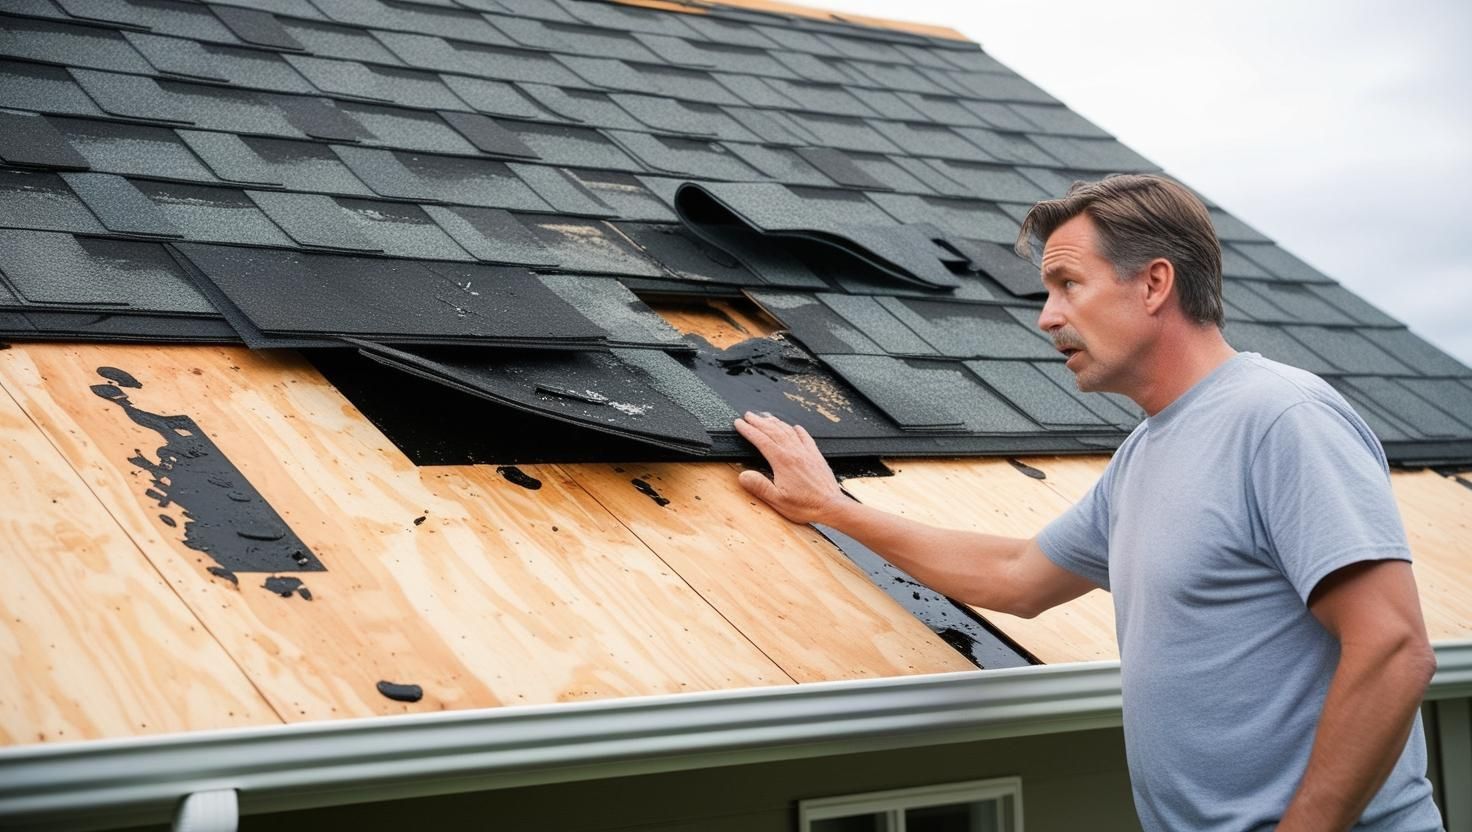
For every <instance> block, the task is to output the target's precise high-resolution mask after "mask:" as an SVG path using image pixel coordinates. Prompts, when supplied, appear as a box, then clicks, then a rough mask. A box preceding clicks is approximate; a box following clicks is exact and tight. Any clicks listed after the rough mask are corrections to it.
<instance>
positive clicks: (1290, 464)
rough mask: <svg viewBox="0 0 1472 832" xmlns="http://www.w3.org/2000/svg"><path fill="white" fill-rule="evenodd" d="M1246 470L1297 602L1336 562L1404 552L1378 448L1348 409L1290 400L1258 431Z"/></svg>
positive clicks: (1267, 538) (1271, 549)
mask: <svg viewBox="0 0 1472 832" xmlns="http://www.w3.org/2000/svg"><path fill="white" fill-rule="evenodd" d="M1250 477H1251V487H1252V497H1253V504H1254V509H1255V511H1256V512H1257V520H1258V522H1259V524H1260V528H1261V531H1262V535H1263V537H1264V542H1265V544H1266V548H1267V551H1268V553H1269V555H1270V556H1271V557H1272V558H1274V559H1275V560H1276V561H1277V565H1278V567H1279V569H1281V570H1282V572H1283V574H1284V575H1285V576H1286V577H1287V578H1288V581H1289V583H1291V584H1292V585H1293V588H1294V590H1296V591H1297V592H1298V596H1299V597H1300V598H1302V599H1303V601H1304V603H1308V598H1309V595H1310V594H1311V593H1312V592H1313V591H1314V587H1316V586H1318V583H1319V581H1321V580H1323V579H1324V577H1325V576H1327V575H1329V574H1330V573H1332V572H1334V571H1335V570H1337V569H1340V568H1342V567H1345V566H1348V565H1350V564H1352V563H1359V562H1361V561H1373V560H1410V559H1411V552H1410V547H1409V546H1408V545H1407V544H1406V533H1405V528H1404V526H1403V525H1402V524H1401V519H1400V510H1399V509H1398V508H1397V507H1396V504H1395V495H1394V494H1393V493H1392V492H1391V490H1390V473H1389V468H1388V466H1387V465H1386V463H1385V453H1384V451H1382V450H1381V448H1380V443H1379V442H1378V441H1377V440H1376V439H1375V436H1374V434H1373V433H1371V431H1370V429H1369V427H1368V426H1366V425H1365V423H1364V420H1362V419H1361V418H1360V417H1359V416H1358V414H1355V413H1354V412H1353V411H1350V410H1348V409H1347V408H1346V409H1345V411H1341V410H1339V409H1337V408H1335V407H1333V406H1331V405H1330V404H1328V403H1326V402H1320V401H1307V402H1301V403H1299V404H1295V405H1293V406H1291V407H1289V408H1288V409H1287V410H1285V411H1283V413H1282V414H1281V415H1280V416H1279V417H1278V418H1277V420H1276V421H1274V422H1273V424H1272V426H1271V427H1269V428H1268V430H1267V433H1266V434H1264V436H1263V439H1262V442H1261V443H1260V444H1259V445H1258V448H1257V451H1256V453H1255V455H1254V456H1253V458H1252V465H1251V471H1250Z"/></svg>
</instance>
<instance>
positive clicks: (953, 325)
mask: <svg viewBox="0 0 1472 832" xmlns="http://www.w3.org/2000/svg"><path fill="white" fill-rule="evenodd" d="M879 302H880V304H882V305H883V306H884V307H885V308H886V309H888V310H889V311H890V312H892V313H894V315H895V317H897V318H899V319H900V320H901V321H903V322H904V323H905V325H906V326H908V327H909V328H910V329H912V330H914V331H915V333H916V334H918V335H919V336H920V337H921V338H924V339H925V340H926V341H927V342H928V343H929V344H930V345H931V346H933V347H935V348H936V350H938V351H939V352H940V354H941V355H945V356H949V357H951V358H1055V357H1056V356H1057V354H1058V353H1057V351H1056V350H1054V349H1053V348H1052V347H1051V346H1049V345H1047V344H1045V343H1043V342H1042V341H1040V340H1038V338H1037V337H1035V336H1034V335H1032V334H1031V333H1029V332H1028V331H1027V330H1026V329H1024V328H1023V327H1022V326H1021V325H1020V324H1018V323H1017V321H1015V320H1013V318H1012V316H1010V315H1008V314H1007V312H1006V311H1005V310H1003V309H1002V308H1001V307H998V306H985V305H981V304H962V303H947V302H945V301H932V300H914V299H898V298H882V299H880V301H879Z"/></svg>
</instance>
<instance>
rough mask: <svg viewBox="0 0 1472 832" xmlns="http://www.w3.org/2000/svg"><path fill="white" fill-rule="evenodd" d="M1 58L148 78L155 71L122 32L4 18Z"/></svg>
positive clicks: (0, 20) (1, 22) (0, 18)
mask: <svg viewBox="0 0 1472 832" xmlns="http://www.w3.org/2000/svg"><path fill="white" fill-rule="evenodd" d="M0 55H4V56H6V57H8V58H28V59H31V60H38V61H48V62H51V63H59V64H65V65H67V66H74V67H91V68H93V69H107V70H112V71H114V72H131V73H138V74H143V75H147V74H149V72H150V71H151V67H149V65H148V62H147V61H145V60H143V57H142V56H140V55H139V54H138V53H137V52H136V51H135V50H134V49H133V47H131V46H129V45H128V41H126V40H125V39H124V38H123V36H122V34H121V33H119V32H114V31H110V30H107V29H99V28H96V27H93V26H73V25H70V24H67V23H52V22H50V21H43V20H27V19H25V18H20V17H7V16H3V15H0Z"/></svg>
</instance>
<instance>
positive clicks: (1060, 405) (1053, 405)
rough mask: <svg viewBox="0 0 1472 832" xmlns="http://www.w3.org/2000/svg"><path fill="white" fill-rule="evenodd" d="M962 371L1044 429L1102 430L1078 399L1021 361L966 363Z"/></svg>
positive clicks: (1096, 418) (1094, 416)
mask: <svg viewBox="0 0 1472 832" xmlns="http://www.w3.org/2000/svg"><path fill="white" fill-rule="evenodd" d="M966 368H967V369H968V370H970V371H971V372H973V373H976V375H977V376H979V377H980V378H981V380H982V381H984V382H986V383H987V385H989V386H990V387H991V388H992V389H993V390H995V391H997V392H998V393H1000V394H1002V396H1003V397H1005V398H1006V399H1007V400H1008V401H1010V402H1012V404H1014V405H1016V406H1017V407H1018V408H1019V409H1021V410H1022V412H1023V413H1026V414H1027V415H1028V416H1029V417H1031V418H1032V420H1033V421H1035V422H1037V423H1038V424H1040V425H1044V426H1047V427H1064V426H1079V425H1082V426H1086V427H1103V426H1104V424H1105V423H1104V420H1102V419H1100V418H1099V417H1098V416H1097V415H1095V414H1094V412H1093V411H1091V410H1089V409H1088V408H1087V407H1084V405H1083V403H1082V402H1081V401H1079V399H1078V397H1077V396H1076V395H1075V394H1074V393H1071V392H1069V391H1068V390H1065V389H1063V388H1061V387H1059V386H1058V385H1056V384H1054V383H1053V381H1052V380H1051V379H1050V378H1048V376H1047V375H1045V374H1044V373H1043V372H1042V371H1041V370H1039V369H1038V368H1036V367H1034V366H1033V365H1032V364H1029V363H1027V362H1025V361H967V362H966Z"/></svg>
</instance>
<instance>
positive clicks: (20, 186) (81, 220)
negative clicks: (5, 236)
mask: <svg viewBox="0 0 1472 832" xmlns="http://www.w3.org/2000/svg"><path fill="white" fill-rule="evenodd" d="M0 228H30V229H34V230H37V231H76V232H80V233H91V234H102V233H105V232H106V229H105V228H103V227H102V225H101V224H100V223H98V222H97V218H96V217H94V216H93V214H92V212H91V211H89V210H87V206H86V205H85V204H84V203H83V202H82V201H81V200H80V199H78V198H77V196H76V194H74V193H72V190H71V189H70V188H68V187H67V186H66V183H65V182H63V181H62V180H61V177H60V176H57V175H56V174H54V173H49V172H41V171H24V170H13V169H9V168H0Z"/></svg>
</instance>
